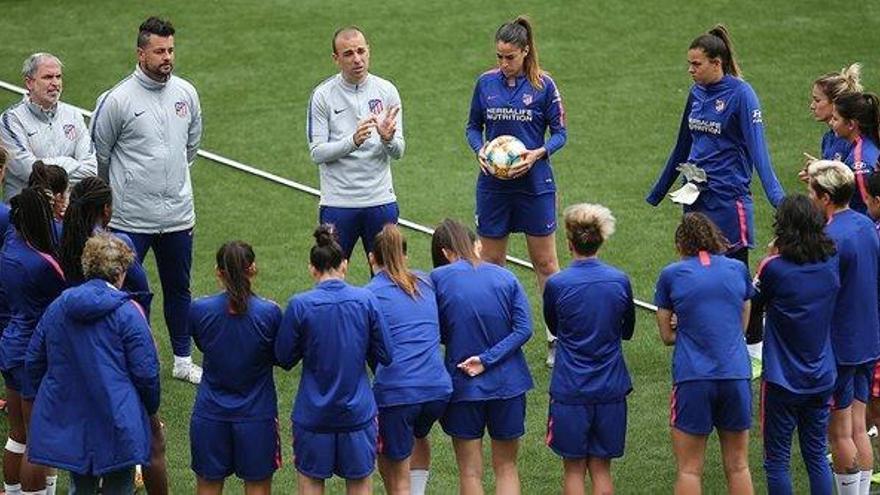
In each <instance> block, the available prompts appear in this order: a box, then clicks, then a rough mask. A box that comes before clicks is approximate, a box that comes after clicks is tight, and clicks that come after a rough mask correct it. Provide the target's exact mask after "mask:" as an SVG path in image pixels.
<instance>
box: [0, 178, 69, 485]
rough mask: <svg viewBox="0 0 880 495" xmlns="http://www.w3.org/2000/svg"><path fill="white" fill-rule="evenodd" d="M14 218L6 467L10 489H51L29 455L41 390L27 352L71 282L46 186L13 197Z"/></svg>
mask: <svg viewBox="0 0 880 495" xmlns="http://www.w3.org/2000/svg"><path fill="white" fill-rule="evenodd" d="M9 214H10V222H11V224H12V226H13V227H14V229H10V230H9V231H8V232H7V235H6V241H5V243H4V246H3V251H2V253H0V282H2V285H3V288H4V289H5V290H6V297H7V300H8V302H9V307H10V310H11V317H10V320H9V324H8V325H7V326H6V329H5V330H4V331H3V336H2V337H0V369H2V371H3V378H4V379H5V381H6V398H7V402H8V410H9V416H8V417H9V440H8V441H7V443H6V450H5V452H4V460H3V469H4V480H5V483H6V485H7V490H6V491H7V493H9V492H15V491H16V490H23V491H38V490H44V489H45V488H46V482H47V480H46V476H47V471H46V469H45V468H44V467H42V466H37V465H34V464H31V463H30V462H29V461H28V460H27V456H26V455H24V454H25V446H26V444H27V430H28V423H29V421H30V414H31V409H32V408H33V400H34V397H35V395H36V390H34V389H33V387H32V386H31V383H30V380H28V379H27V377H26V371H25V363H24V358H25V352H26V350H27V347H28V344H29V342H30V340H31V335H33V333H34V329H35V328H36V326H37V322H38V321H39V320H40V317H42V315H43V312H44V311H45V310H46V308H47V307H48V306H49V304H50V303H52V301H54V300H55V298H56V297H58V295H59V294H61V291H62V290H64V288H65V286H66V284H65V279H64V272H63V271H62V269H61V265H60V264H59V263H58V261H57V256H56V246H57V237H56V231H55V228H54V221H53V217H54V215H53V213H52V206H51V203H50V200H49V196H48V195H47V194H46V192H45V190H44V189H43V188H42V187H27V188H25V189H23V190H22V191H21V193H19V194H18V195H17V196H15V197H13V198H12V200H11V201H10V212H9Z"/></svg>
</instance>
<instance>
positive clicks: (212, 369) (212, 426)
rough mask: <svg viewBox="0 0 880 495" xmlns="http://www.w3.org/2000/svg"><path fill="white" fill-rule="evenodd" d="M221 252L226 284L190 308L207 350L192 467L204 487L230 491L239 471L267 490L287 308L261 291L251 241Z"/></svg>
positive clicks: (250, 489)
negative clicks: (279, 338) (279, 345)
mask: <svg viewBox="0 0 880 495" xmlns="http://www.w3.org/2000/svg"><path fill="white" fill-rule="evenodd" d="M216 259H217V279H218V280H219V281H220V284H221V285H222V286H223V288H224V289H225V290H224V291H223V292H221V293H219V294H215V295H213V296H208V297H203V298H201V299H198V300H196V301H193V303H192V306H190V308H189V318H188V325H189V332H190V334H191V335H192V336H193V340H194V341H195V343H196V346H197V347H198V348H199V350H201V351H202V354H203V356H204V367H203V369H204V375H203V376H202V382H201V383H200V384H199V390H198V393H197V394H196V402H195V405H194V406H193V412H192V418H191V420H190V428H189V432H190V438H189V440H190V453H191V454H192V470H193V471H194V472H195V473H196V475H197V476H198V487H197V491H198V493H199V494H200V495H209V494H221V493H223V482H224V480H225V479H226V477H227V476H229V475H231V474H233V473H234V474H235V475H236V476H238V477H239V478H241V479H242V480H244V485H245V493H247V494H248V495H256V494H268V493H270V492H271V491H272V475H273V474H274V473H275V470H277V469H278V468H279V467H281V443H280V440H279V437H278V399H277V397H276V395H275V379H274V378H273V376H272V367H273V366H274V365H275V336H276V335H277V333H278V326H279V325H280V324H281V308H279V307H278V305H277V304H275V302H273V301H269V300H268V299H263V298H261V297H259V296H257V295H256V294H254V292H253V289H252V286H251V284H252V282H253V279H254V277H255V276H256V275H257V265H256V260H255V256H254V250H253V248H251V246H250V245H249V244H247V243H244V242H241V241H232V242H227V243H226V244H223V245H222V246H221V247H220V249H219V250H218V251H217V257H216Z"/></svg>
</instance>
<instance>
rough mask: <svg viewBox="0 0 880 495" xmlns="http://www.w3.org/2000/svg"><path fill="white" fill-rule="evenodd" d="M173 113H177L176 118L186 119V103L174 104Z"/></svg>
mask: <svg viewBox="0 0 880 495" xmlns="http://www.w3.org/2000/svg"><path fill="white" fill-rule="evenodd" d="M174 111H175V112H177V116H178V117H186V112H187V111H188V110H187V109H186V102H184V101H178V102H177V103H175V104H174Z"/></svg>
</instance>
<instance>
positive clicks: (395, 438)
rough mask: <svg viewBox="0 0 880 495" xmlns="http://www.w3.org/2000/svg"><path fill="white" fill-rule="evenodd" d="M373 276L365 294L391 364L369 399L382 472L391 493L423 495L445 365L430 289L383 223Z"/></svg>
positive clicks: (394, 231)
mask: <svg viewBox="0 0 880 495" xmlns="http://www.w3.org/2000/svg"><path fill="white" fill-rule="evenodd" d="M369 259H370V266H371V267H372V268H373V273H375V274H376V275H375V276H374V277H373V280H372V281H371V282H370V283H369V284H367V286H366V289H367V290H369V291H370V292H372V293H373V294H374V295H375V296H376V300H377V301H378V302H379V308H380V309H381V310H382V314H383V316H384V317H385V321H386V322H387V323H388V330H389V331H390V333H391V341H392V343H393V346H394V363H392V364H391V366H381V365H380V366H379V367H378V368H377V369H376V379H375V381H374V383H373V393H374V394H375V395H376V402H377V404H378V406H379V472H380V473H381V474H382V479H383V480H384V481H385V491H387V492H388V493H389V494H399V495H409V494H410V493H412V494H415V495H423V494H424V493H425V486H426V485H427V482H428V468H429V466H430V462H431V449H430V444H429V443H428V438H427V436H428V433H430V432H431V427H432V426H433V425H434V423H435V422H436V421H437V420H438V419H439V418H440V417H441V416H442V415H443V413H444V411H446V405H447V404H448V402H449V397H450V396H451V395H452V381H451V379H450V378H449V373H447V371H446V368H445V367H444V366H443V355H442V353H441V351H440V322H439V320H438V316H437V300H436V298H435V296H434V287H433V286H432V285H431V283H430V281H429V280H428V278H427V277H426V276H424V275H422V274H418V273H413V272H412V271H410V270H409V268H407V263H406V239H404V237H403V234H401V232H400V229H399V228H398V227H397V226H396V225H393V224H388V225H386V226H385V227H383V228H382V231H381V232H379V234H378V235H376V239H375V242H374V243H373V250H372V252H371V253H370V254H369Z"/></svg>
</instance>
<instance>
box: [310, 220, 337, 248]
mask: <svg viewBox="0 0 880 495" xmlns="http://www.w3.org/2000/svg"><path fill="white" fill-rule="evenodd" d="M313 235H314V237H315V244H317V245H318V246H320V247H324V246H330V245H332V244H333V243H335V242H337V241H336V229H335V228H334V227H333V225H332V224H329V223H325V224H322V225H319V226H318V228H316V229H315V233H314V234H313Z"/></svg>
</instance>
